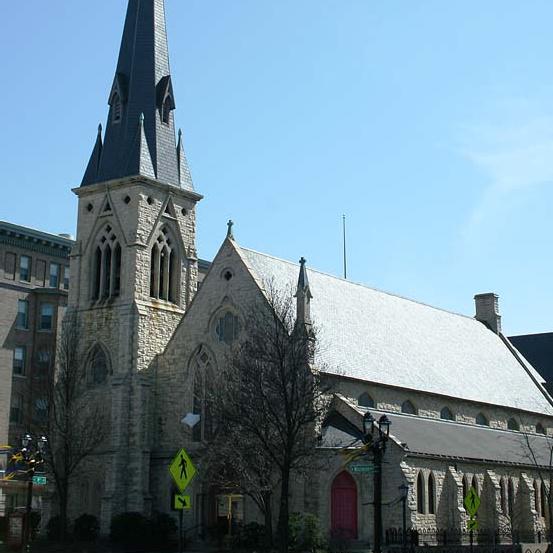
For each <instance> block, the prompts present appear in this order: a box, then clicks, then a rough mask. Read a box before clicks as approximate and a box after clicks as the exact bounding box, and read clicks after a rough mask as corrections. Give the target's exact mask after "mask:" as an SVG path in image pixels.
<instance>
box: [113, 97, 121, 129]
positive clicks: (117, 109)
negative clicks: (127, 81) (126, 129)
mask: <svg viewBox="0 0 553 553" xmlns="http://www.w3.org/2000/svg"><path fill="white" fill-rule="evenodd" d="M111 109H112V110H113V111H112V118H111V121H112V123H119V122H120V121H121V111H122V110H121V97H120V96H119V94H117V92H116V93H115V94H114V95H113V100H112V108H111Z"/></svg>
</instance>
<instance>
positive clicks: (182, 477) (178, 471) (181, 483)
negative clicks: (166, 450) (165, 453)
mask: <svg viewBox="0 0 553 553" xmlns="http://www.w3.org/2000/svg"><path fill="white" fill-rule="evenodd" d="M169 472H170V473H171V476H172V477H173V480H174V481H175V484H176V486H177V488H178V490H179V491H180V492H181V493H182V492H183V491H184V490H185V489H186V487H187V486H188V484H190V482H191V481H192V478H194V476H195V475H196V467H195V466H194V463H192V459H190V457H189V456H188V453H186V451H185V450H184V449H181V450H180V451H179V452H178V453H177V454H176V456H175V458H174V459H173V461H172V462H171V464H170V465H169Z"/></svg>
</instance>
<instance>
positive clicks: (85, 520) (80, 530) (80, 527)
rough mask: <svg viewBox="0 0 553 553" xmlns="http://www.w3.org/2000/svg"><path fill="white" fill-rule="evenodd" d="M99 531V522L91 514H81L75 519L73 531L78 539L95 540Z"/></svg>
mask: <svg viewBox="0 0 553 553" xmlns="http://www.w3.org/2000/svg"><path fill="white" fill-rule="evenodd" d="M99 532H100V523H99V521H98V519H97V518H96V517H95V516H93V515H86V514H85V515H81V516H80V517H79V518H77V519H76V520H75V525H74V527H73V533H74V534H75V538H76V539H77V540H79V541H95V540H96V538H97V537H98V534H99Z"/></svg>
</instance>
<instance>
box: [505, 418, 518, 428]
mask: <svg viewBox="0 0 553 553" xmlns="http://www.w3.org/2000/svg"><path fill="white" fill-rule="evenodd" d="M507 428H508V429H509V430H520V426H519V424H518V422H517V421H516V420H515V419H509V420H508V421H507Z"/></svg>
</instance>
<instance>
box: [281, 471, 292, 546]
mask: <svg viewBox="0 0 553 553" xmlns="http://www.w3.org/2000/svg"><path fill="white" fill-rule="evenodd" d="M289 487H290V468H289V467H287V466H286V467H285V468H284V469H283V470H282V482H281V485H280V509H279V513H278V549H279V551H280V553H288V517H289V513H288V493H289Z"/></svg>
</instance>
